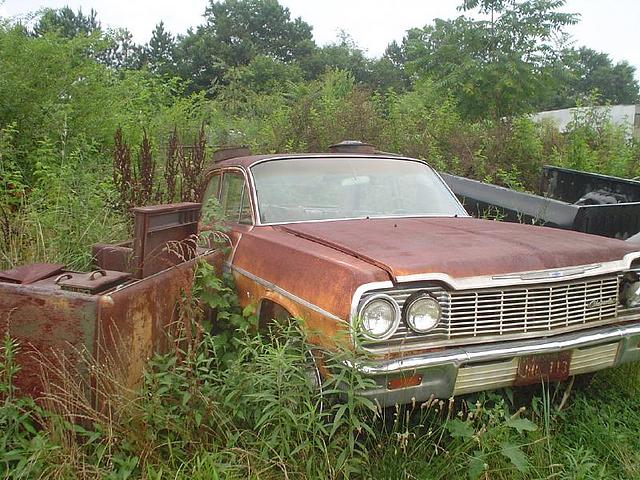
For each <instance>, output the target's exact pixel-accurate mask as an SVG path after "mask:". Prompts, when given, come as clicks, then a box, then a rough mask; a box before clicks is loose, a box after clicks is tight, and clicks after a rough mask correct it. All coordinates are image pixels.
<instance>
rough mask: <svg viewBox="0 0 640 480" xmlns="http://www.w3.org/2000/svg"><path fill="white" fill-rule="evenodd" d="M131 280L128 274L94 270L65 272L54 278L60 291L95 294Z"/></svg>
mask: <svg viewBox="0 0 640 480" xmlns="http://www.w3.org/2000/svg"><path fill="white" fill-rule="evenodd" d="M129 278H131V274H130V273H126V272H115V271H113V270H102V269H100V270H94V271H93V272H90V273H84V272H66V273H62V274H60V275H59V276H57V277H56V279H55V283H56V285H59V286H60V288H61V289H62V290H66V291H70V292H79V293H88V294H96V293H100V292H103V291H105V290H108V289H110V288H112V287H115V286H116V285H120V284H122V283H124V282H125V281H127V280H128V279H129Z"/></svg>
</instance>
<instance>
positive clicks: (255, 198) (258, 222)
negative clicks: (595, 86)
mask: <svg viewBox="0 0 640 480" xmlns="http://www.w3.org/2000/svg"><path fill="white" fill-rule="evenodd" d="M304 158H365V159H372V160H376V159H382V160H404V161H411V162H416V163H420V164H422V165H425V166H426V167H427V168H428V169H429V170H431V171H432V172H433V173H434V174H435V175H436V177H438V179H439V180H440V182H442V184H443V185H444V187H445V188H446V189H447V191H448V192H449V194H450V195H451V197H452V198H453V200H454V202H455V203H457V204H458V206H459V207H460V209H461V210H462V212H465V213H466V215H465V214H454V215H380V216H375V217H372V216H370V217H352V218H331V219H322V220H298V221H295V222H265V223H263V222H262V219H261V217H260V206H259V204H258V194H257V192H256V188H255V179H254V177H253V171H252V168H253V167H254V166H256V165H259V164H261V163H267V162H273V161H277V160H296V159H304ZM247 171H248V174H249V176H250V177H251V196H252V199H253V201H254V204H255V219H254V220H255V222H256V223H255V225H260V226H264V227H267V226H275V225H296V224H299V223H318V222H339V221H344V220H364V219H365V218H370V219H378V218H380V219H383V218H456V217H460V218H469V217H471V215H469V213H468V212H467V210H466V209H465V208H464V205H462V203H461V202H460V200H458V197H456V195H455V194H454V193H453V191H452V190H451V188H450V187H449V185H448V184H447V182H445V181H444V180H443V179H442V177H441V176H440V174H439V173H438V172H437V171H436V170H435V169H434V168H433V167H432V166H431V165H429V164H428V163H427V162H425V161H424V160H419V159H417V158H411V157H402V156H396V155H371V154H340V155H336V154H331V155H329V154H320V153H319V154H313V155H283V156H277V157H269V158H262V159H260V160H256V161H255V162H253V163H252V164H251V165H249V166H248V167H247Z"/></svg>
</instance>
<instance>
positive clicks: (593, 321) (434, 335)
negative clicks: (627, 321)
mask: <svg viewBox="0 0 640 480" xmlns="http://www.w3.org/2000/svg"><path fill="white" fill-rule="evenodd" d="M424 290H427V291H429V292H430V293H431V294H432V295H433V296H435V297H436V298H437V299H438V301H439V302H440V305H441V306H442V320H441V321H440V323H439V324H438V326H437V327H436V328H435V329H434V330H432V331H430V332H429V333H427V334H417V333H415V332H413V331H412V330H410V329H409V328H408V327H406V325H405V324H404V322H401V323H400V326H399V327H398V330H397V331H396V332H395V334H394V335H393V336H392V337H391V338H389V339H388V340H386V341H385V342H380V343H372V344H369V345H367V346H366V347H367V348H368V349H369V350H371V351H376V352H377V351H380V350H398V349H400V350H410V349H412V348H416V347H419V346H421V344H425V345H428V346H440V345H457V344H468V343H480V342H486V341H492V340H494V341H497V340H506V339H509V338H526V337H528V336H540V335H545V334H548V333H549V332H553V333H561V332H566V331H572V330H578V329H581V328H586V327H590V326H596V325H599V324H602V323H607V322H608V321H610V320H611V319H613V318H615V316H616V313H617V308H618V294H619V277H618V275H617V274H613V275H607V276H600V277H590V278H583V279H580V280H573V281H562V282H553V283H543V284H533V285H525V286H512V287H501V288H492V289H482V290H474V291H469V290H462V291H450V292H449V291H446V290H444V289H442V288H441V287H437V286H424V285H412V286H411V287H407V288H402V289H396V290H393V291H386V292H385V293H387V294H389V295H390V296H392V297H393V298H394V299H395V300H396V301H397V302H398V304H399V305H400V307H401V308H402V307H403V306H404V303H405V301H406V300H407V298H408V297H409V296H410V295H411V294H412V293H415V292H418V291H424ZM375 293H380V291H376V292H368V293H367V294H366V295H364V296H363V298H362V301H365V300H366V299H367V297H368V296H369V295H372V294H375Z"/></svg>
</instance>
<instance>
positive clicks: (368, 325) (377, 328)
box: [360, 295, 400, 340]
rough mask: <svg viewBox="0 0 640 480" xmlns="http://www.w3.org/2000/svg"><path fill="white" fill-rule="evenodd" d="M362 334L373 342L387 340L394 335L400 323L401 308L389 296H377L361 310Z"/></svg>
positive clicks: (369, 300)
mask: <svg viewBox="0 0 640 480" xmlns="http://www.w3.org/2000/svg"><path fill="white" fill-rule="evenodd" d="M360 322H361V323H360V328H361V329H362V333H363V334H364V335H366V336H367V337H369V338H370V339H373V340H385V339H387V338H389V337H390V336H391V335H393V332H395V331H396V328H398V323H400V307H398V304H397V303H396V302H395V301H394V300H393V299H392V298H391V297H389V296H388V295H375V296H373V297H371V298H370V299H368V300H367V301H366V302H365V304H364V305H363V306H362V309H361V310H360Z"/></svg>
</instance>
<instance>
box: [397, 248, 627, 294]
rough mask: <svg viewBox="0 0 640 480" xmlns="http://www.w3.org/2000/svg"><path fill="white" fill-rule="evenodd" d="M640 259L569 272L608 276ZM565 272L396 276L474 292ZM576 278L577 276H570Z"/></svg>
mask: <svg viewBox="0 0 640 480" xmlns="http://www.w3.org/2000/svg"><path fill="white" fill-rule="evenodd" d="M638 258H640V251H639V252H631V253H627V254H626V255H625V256H624V257H623V259H622V260H614V261H612V262H606V263H593V264H587V265H576V266H575V267H570V269H581V270H583V272H582V273H580V274H575V278H583V277H592V276H596V275H606V274H608V273H615V272H620V271H622V270H628V269H629V268H631V262H633V261H634V260H636V259H638ZM562 270H563V269H562V268H560V269H549V270H532V271H527V272H514V273H513V274H508V275H480V276H476V277H465V278H455V277H452V276H450V275H448V274H446V273H418V274H412V275H399V276H397V277H396V279H397V281H398V283H408V282H422V281H426V282H428V281H431V282H443V283H445V284H447V285H449V286H450V287H451V288H453V289H454V290H471V289H478V288H490V287H506V286H512V285H521V284H528V285H529V284H536V283H547V282H553V281H561V280H562V279H563V276H558V277H554V276H553V275H552V274H553V273H554V272H557V271H562ZM571 276H574V275H571Z"/></svg>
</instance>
